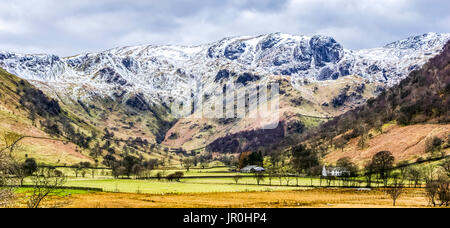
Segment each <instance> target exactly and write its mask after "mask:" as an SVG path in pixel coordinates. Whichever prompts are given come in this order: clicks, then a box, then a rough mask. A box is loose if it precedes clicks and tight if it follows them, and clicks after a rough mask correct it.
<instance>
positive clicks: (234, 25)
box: [0, 0, 450, 56]
mask: <svg viewBox="0 0 450 228" xmlns="http://www.w3.org/2000/svg"><path fill="white" fill-rule="evenodd" d="M449 9H450V1H448V0H432V1H430V0H164V1H162V0H133V1H129V0H94V1H88V0H64V1H61V0H14V1H11V0H0V50H8V51H16V52H22V53H52V54H58V55H61V56H70V55H74V54H79V53H85V52H95V51H102V50H105V49H109V48H113V47H118V46H128V45H139V44H181V45H193V44H201V43H205V42H213V41H216V40H219V39H221V38H223V37H229V36H238V35H260V34H266V33H273V32H283V33H289V34H293V35H309V36H310V35H314V34H320V35H329V36H333V37H334V38H336V40H337V41H339V42H341V43H342V44H343V45H344V46H345V47H346V48H349V49H362V48H372V47H379V46H383V45H384V44H387V43H389V42H392V41H396V40H399V39H402V38H406V37H408V36H412V35H418V34H422V33H426V32H438V33H444V32H445V33H448V32H450V14H449Z"/></svg>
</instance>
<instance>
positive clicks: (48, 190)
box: [27, 169, 66, 208]
mask: <svg viewBox="0 0 450 228" xmlns="http://www.w3.org/2000/svg"><path fill="white" fill-rule="evenodd" d="M32 181H33V190H32V192H31V195H30V196H29V198H28V202H27V206H28V208H39V207H40V206H41V203H42V202H43V200H44V199H45V198H47V197H48V196H50V195H58V194H60V193H62V190H61V187H62V186H63V185H64V183H65V181H66V177H65V176H64V175H63V174H62V173H61V172H56V171H55V170H54V169H40V170H38V172H37V175H35V176H33V177H32Z"/></svg>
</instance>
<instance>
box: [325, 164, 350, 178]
mask: <svg viewBox="0 0 450 228" xmlns="http://www.w3.org/2000/svg"><path fill="white" fill-rule="evenodd" d="M345 175H350V171H348V170H347V169H345V168H342V167H326V166H324V167H323V170H322V176H323V177H342V176H345Z"/></svg>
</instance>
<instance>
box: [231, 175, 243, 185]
mask: <svg viewBox="0 0 450 228" xmlns="http://www.w3.org/2000/svg"><path fill="white" fill-rule="evenodd" d="M241 179H242V176H241V175H239V174H238V175H236V176H233V180H234V182H235V183H236V184H239V181H240V180H241Z"/></svg>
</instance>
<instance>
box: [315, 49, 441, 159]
mask: <svg viewBox="0 0 450 228" xmlns="http://www.w3.org/2000/svg"><path fill="white" fill-rule="evenodd" d="M449 107H450V42H448V43H447V44H446V45H445V46H444V48H443V51H442V53H441V54H440V55H438V56H436V57H434V58H433V59H431V60H430V61H429V62H428V63H427V64H425V65H424V66H423V67H422V69H420V70H417V71H413V72H412V73H411V74H410V75H409V76H408V77H407V78H406V79H404V80H403V81H401V82H400V83H399V85H397V86H394V87H392V88H390V89H389V90H387V91H385V92H383V93H381V95H379V96H378V97H377V98H374V99H370V100H368V102H367V104H365V105H363V106H361V107H358V108H356V109H354V110H352V111H349V112H347V113H345V114H343V115H341V116H339V117H337V118H335V119H334V120H332V121H329V122H327V123H325V124H323V125H321V126H320V128H319V129H318V130H316V131H314V132H311V133H310V134H309V138H308V139H307V140H308V141H309V142H316V143H315V144H316V145H317V146H316V148H317V149H319V151H321V152H322V153H323V154H324V155H325V160H326V161H328V162H331V163H332V162H335V161H336V160H338V159H339V158H342V157H345V156H349V157H350V158H352V159H353V160H355V161H357V162H360V163H361V162H363V161H364V160H367V159H368V158H370V157H371V156H372V155H374V154H375V153H377V152H379V151H382V150H388V151H391V152H394V154H395V155H396V157H397V159H398V161H402V160H411V159H414V158H418V157H424V156H430V155H427V154H426V153H425V142H426V141H427V140H429V139H433V138H434V137H438V138H439V140H437V142H439V141H440V143H437V144H439V145H437V147H438V149H439V150H441V151H440V153H441V155H442V154H445V153H448V152H449V145H448V144H449V137H450V116H449V113H448V111H449V110H448V109H449ZM386 124H387V125H386ZM386 126H390V127H389V128H387V129H386ZM317 142H318V143H317Z"/></svg>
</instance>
